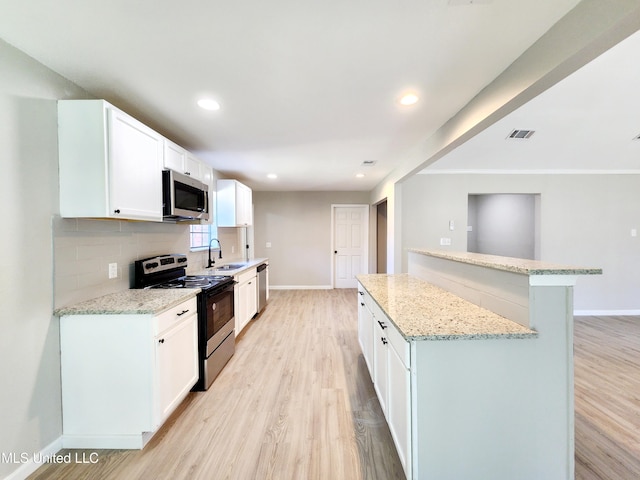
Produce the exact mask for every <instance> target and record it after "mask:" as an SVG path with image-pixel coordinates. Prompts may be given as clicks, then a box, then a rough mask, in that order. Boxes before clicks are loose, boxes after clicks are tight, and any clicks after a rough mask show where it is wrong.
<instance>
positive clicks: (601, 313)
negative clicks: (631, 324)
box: [573, 310, 640, 317]
mask: <svg viewBox="0 0 640 480" xmlns="http://www.w3.org/2000/svg"><path fill="white" fill-rule="evenodd" d="M638 315H640V310H574V311H573V316H574V317H634V316H638Z"/></svg>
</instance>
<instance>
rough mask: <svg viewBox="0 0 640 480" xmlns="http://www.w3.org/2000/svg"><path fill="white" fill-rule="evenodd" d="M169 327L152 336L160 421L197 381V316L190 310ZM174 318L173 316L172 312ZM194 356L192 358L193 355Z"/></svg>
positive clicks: (164, 418)
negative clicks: (154, 346)
mask: <svg viewBox="0 0 640 480" xmlns="http://www.w3.org/2000/svg"><path fill="white" fill-rule="evenodd" d="M184 310H188V311H186V312H185V313H183V314H182V315H181V316H184V318H183V319H180V320H179V321H178V322H176V323H175V324H174V325H173V326H171V327H169V328H168V329H167V330H165V331H163V332H161V333H159V334H158V335H156V337H155V345H156V367H157V368H156V379H157V385H158V404H157V405H158V410H159V418H160V421H161V422H162V421H164V420H166V418H167V417H168V416H169V415H170V414H171V413H172V412H173V411H174V410H175V409H176V407H177V406H178V405H179V404H180V402H182V400H183V399H184V397H185V396H186V395H187V393H188V392H189V390H191V387H193V385H194V384H195V382H196V381H197V380H198V357H197V343H194V340H195V342H197V330H196V334H195V335H194V326H196V329H197V315H195V312H196V310H195V308H194V309H193V312H194V314H191V311H192V310H191V309H189V308H186V306H185V308H184V309H183V310H181V311H180V312H179V313H181V312H182V311H184ZM176 315H177V313H176ZM194 353H195V355H194Z"/></svg>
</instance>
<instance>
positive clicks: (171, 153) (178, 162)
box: [163, 138, 187, 173]
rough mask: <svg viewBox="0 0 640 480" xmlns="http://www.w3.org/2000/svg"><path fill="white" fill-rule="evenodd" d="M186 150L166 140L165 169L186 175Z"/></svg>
mask: <svg viewBox="0 0 640 480" xmlns="http://www.w3.org/2000/svg"><path fill="white" fill-rule="evenodd" d="M186 153H187V152H186V150H185V149H184V148H182V147H181V146H180V145H176V144H175V143H173V142H170V141H169V140H167V139H166V138H165V139H164V159H163V164H164V168H168V169H171V170H174V171H176V172H178V173H184V163H185V157H186Z"/></svg>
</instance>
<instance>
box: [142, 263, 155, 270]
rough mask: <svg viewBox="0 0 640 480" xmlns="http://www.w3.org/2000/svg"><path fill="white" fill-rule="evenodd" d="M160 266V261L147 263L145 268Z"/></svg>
mask: <svg viewBox="0 0 640 480" xmlns="http://www.w3.org/2000/svg"><path fill="white" fill-rule="evenodd" d="M157 266H158V262H152V263H145V265H144V268H146V269H147V270H151V269H152V268H156V267H157Z"/></svg>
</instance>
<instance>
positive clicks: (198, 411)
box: [30, 290, 640, 480]
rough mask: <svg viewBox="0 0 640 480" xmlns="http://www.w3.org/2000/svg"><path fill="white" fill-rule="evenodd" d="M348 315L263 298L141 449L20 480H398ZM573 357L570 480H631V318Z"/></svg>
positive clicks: (638, 447) (346, 301)
mask: <svg viewBox="0 0 640 480" xmlns="http://www.w3.org/2000/svg"><path fill="white" fill-rule="evenodd" d="M356 305H357V301H356V291H355V290H298V291H295V290H294V291H273V292H272V296H271V299H270V302H269V305H268V306H267V308H266V309H265V311H264V312H263V313H262V315H261V316H260V317H258V318H257V319H256V320H254V321H253V322H251V323H250V325H249V326H248V327H247V329H246V330H245V332H244V333H243V335H242V336H241V337H240V338H239V339H238V342H237V346H236V353H235V355H234V357H233V358H232V359H231V361H230V362H229V364H228V365H227V367H226V368H225V369H224V370H223V372H222V373H221V375H220V376H219V377H218V378H217V379H216V381H215V382H214V384H213V386H212V387H211V389H210V390H209V391H207V392H198V393H191V394H189V397H188V398H187V400H186V401H185V402H184V403H183V404H182V405H181V406H180V407H179V409H178V411H177V412H176V413H175V414H174V415H173V416H172V417H171V418H170V419H169V421H168V423H167V424H166V425H165V426H164V427H163V428H162V429H161V430H160V431H159V432H158V433H157V434H156V436H155V437H154V438H153V439H152V440H151V442H150V443H149V444H148V445H147V446H146V447H145V449H144V450H142V451H126V450H98V451H97V452H98V454H99V462H98V463H97V464H81V463H77V464H76V463H71V464H47V465H44V466H42V467H41V468H40V469H39V470H38V471H36V472H35V473H34V474H33V475H32V476H31V477H30V478H31V479H38V480H43V479H73V480H76V479H100V480H102V479H114V480H115V479H122V478H127V479H149V478H153V479H185V480H186V479H189V480H191V479H202V480H205V479H206V480H217V479H229V480H245V479H255V480H262V479H287V480H289V479H305V480H307V479H308V480H324V479H332V480H334V479H335V480H340V479H344V480H358V479H384V480H391V479H396V478H404V474H403V472H402V467H401V466H400V462H399V459H398V457H397V454H396V451H395V448H394V446H393V442H392V440H391V435H390V434H389V430H388V428H387V425H386V422H385V421H384V417H383V415H382V412H381V410H380V405H379V404H378V401H377V399H376V397H375V393H374V390H373V387H372V385H371V381H370V378H369V375H368V372H367V371H366V366H365V364H364V360H363V358H362V355H361V352H360V347H359V345H358V341H357V322H356V318H357V307H356ZM574 351H575V398H576V480H629V479H636V478H640V318H638V317H577V318H576V321H575V348H574ZM72 452H73V454H74V455H75V454H77V455H78V457H79V458H82V455H83V454H85V456H86V458H89V454H90V453H92V452H93V451H92V450H87V451H72ZM61 453H66V451H63V452H61ZM465 480H485V479H465Z"/></svg>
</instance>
